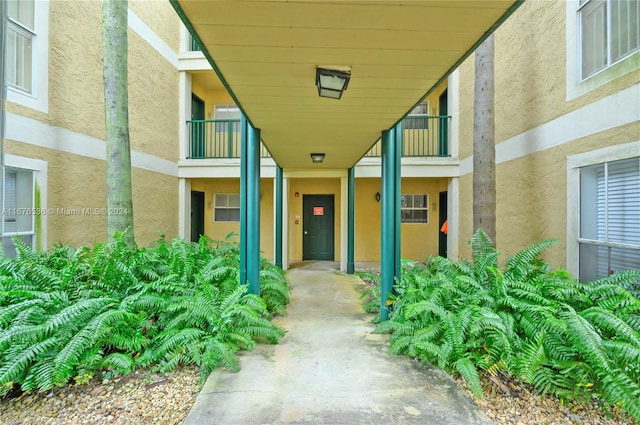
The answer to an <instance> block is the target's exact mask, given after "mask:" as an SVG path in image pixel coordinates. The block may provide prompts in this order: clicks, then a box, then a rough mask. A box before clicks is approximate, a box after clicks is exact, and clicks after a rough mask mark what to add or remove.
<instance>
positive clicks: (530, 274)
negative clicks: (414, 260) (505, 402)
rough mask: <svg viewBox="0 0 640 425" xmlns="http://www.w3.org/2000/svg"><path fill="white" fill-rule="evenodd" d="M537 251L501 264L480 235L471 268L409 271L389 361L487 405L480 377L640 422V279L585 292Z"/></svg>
mask: <svg viewBox="0 0 640 425" xmlns="http://www.w3.org/2000/svg"><path fill="white" fill-rule="evenodd" d="M553 243H555V241H554V240H550V241H543V242H540V243H536V244H533V245H531V246H529V247H527V248H525V249H523V250H522V251H521V252H519V253H518V254H516V255H515V256H513V257H511V258H509V259H507V261H506V264H505V266H504V267H500V265H499V264H498V258H499V255H498V253H497V252H496V251H495V249H494V248H493V245H492V243H491V241H490V240H489V238H487V237H486V235H485V234H484V233H483V232H482V231H478V232H477V233H476V234H475V235H474V237H473V239H472V241H471V245H472V248H473V257H472V260H471V261H462V262H460V263H456V262H453V261H450V260H447V259H444V258H441V257H436V258H431V259H428V260H427V262H425V263H424V264H420V265H416V266H414V267H410V268H407V269H405V270H404V272H403V276H402V279H401V282H400V283H399V284H398V285H397V286H396V292H397V294H398V295H397V299H396V300H395V302H394V310H393V312H392V314H391V317H390V320H388V321H386V322H384V323H381V324H380V325H379V326H378V328H377V331H378V332H391V333H392V335H391V341H390V351H391V352H393V353H402V354H407V355H410V356H413V357H416V358H418V359H420V360H421V361H425V362H430V363H433V364H436V365H438V366H440V367H441V368H443V369H445V370H447V371H449V372H451V373H454V374H460V375H461V376H463V377H464V378H465V380H466V381H467V382H468V383H469V386H470V388H471V390H472V391H473V392H474V393H475V394H477V395H478V396H481V395H482V388H481V386H480V373H481V371H485V372H486V373H490V374H495V373H497V372H501V373H506V374H508V375H510V376H512V377H514V378H516V379H519V380H522V381H524V382H527V383H530V384H532V385H533V386H534V387H535V388H536V389H537V390H538V391H540V392H541V393H543V394H544V393H547V392H549V393H552V394H555V395H557V396H560V397H563V398H570V399H577V400H580V399H586V398H588V397H594V396H596V397H599V398H601V399H602V400H604V401H606V402H608V403H609V404H610V405H615V406H617V407H619V408H621V409H623V410H625V411H626V412H628V413H629V414H631V415H633V416H635V417H636V418H640V384H639V382H640V301H639V300H638V299H637V298H636V297H635V296H634V295H633V294H632V293H631V292H629V291H628V289H626V288H631V287H633V285H634V283H635V282H637V281H638V278H639V277H640V272H638V271H627V272H622V273H618V274H615V275H612V276H608V277H606V278H603V279H600V280H598V281H595V282H591V283H589V284H583V283H580V282H578V281H576V280H575V279H572V278H571V277H570V276H569V275H568V273H566V272H565V271H562V270H558V271H553V272H552V271H550V270H549V266H548V265H547V264H546V263H544V262H543V261H542V260H540V259H539V255H540V254H541V253H542V252H543V251H544V250H545V249H546V248H548V247H549V246H551V245H552V244H553Z"/></svg>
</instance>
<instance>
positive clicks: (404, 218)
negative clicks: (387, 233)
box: [400, 195, 429, 223]
mask: <svg viewBox="0 0 640 425" xmlns="http://www.w3.org/2000/svg"><path fill="white" fill-rule="evenodd" d="M400 216H401V222H402V223H428V222H429V195H402V198H401V212H400Z"/></svg>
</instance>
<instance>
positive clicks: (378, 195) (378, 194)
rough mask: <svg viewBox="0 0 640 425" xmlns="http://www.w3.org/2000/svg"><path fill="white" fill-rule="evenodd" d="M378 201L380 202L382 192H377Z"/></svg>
mask: <svg viewBox="0 0 640 425" xmlns="http://www.w3.org/2000/svg"><path fill="white" fill-rule="evenodd" d="M376 201H377V202H380V192H376Z"/></svg>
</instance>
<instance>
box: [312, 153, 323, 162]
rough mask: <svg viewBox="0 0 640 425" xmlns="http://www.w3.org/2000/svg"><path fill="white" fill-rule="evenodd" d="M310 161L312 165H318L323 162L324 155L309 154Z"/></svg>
mask: <svg viewBox="0 0 640 425" xmlns="http://www.w3.org/2000/svg"><path fill="white" fill-rule="evenodd" d="M311 161H312V162H313V163H314V164H320V163H321V162H322V161H324V154H323V153H312V154H311Z"/></svg>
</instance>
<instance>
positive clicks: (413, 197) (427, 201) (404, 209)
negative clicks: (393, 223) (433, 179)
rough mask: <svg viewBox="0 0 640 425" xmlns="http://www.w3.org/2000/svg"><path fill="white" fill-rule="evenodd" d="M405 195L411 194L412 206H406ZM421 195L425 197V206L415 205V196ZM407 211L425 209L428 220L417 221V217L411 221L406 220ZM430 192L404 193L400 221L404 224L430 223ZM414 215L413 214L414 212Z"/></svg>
mask: <svg viewBox="0 0 640 425" xmlns="http://www.w3.org/2000/svg"><path fill="white" fill-rule="evenodd" d="M405 196H411V206H410V207H405V206H403V204H404V198H405ZM417 196H420V197H424V206H423V207H415V206H414V205H415V197H417ZM405 211H411V212H413V211H425V212H426V214H425V215H426V221H416V220H415V218H414V219H412V220H411V221H405V218H404V214H403V212H405ZM429 215H430V214H429V194H428V193H403V194H402V195H401V197H400V223H402V224H429ZM412 216H413V214H412Z"/></svg>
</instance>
